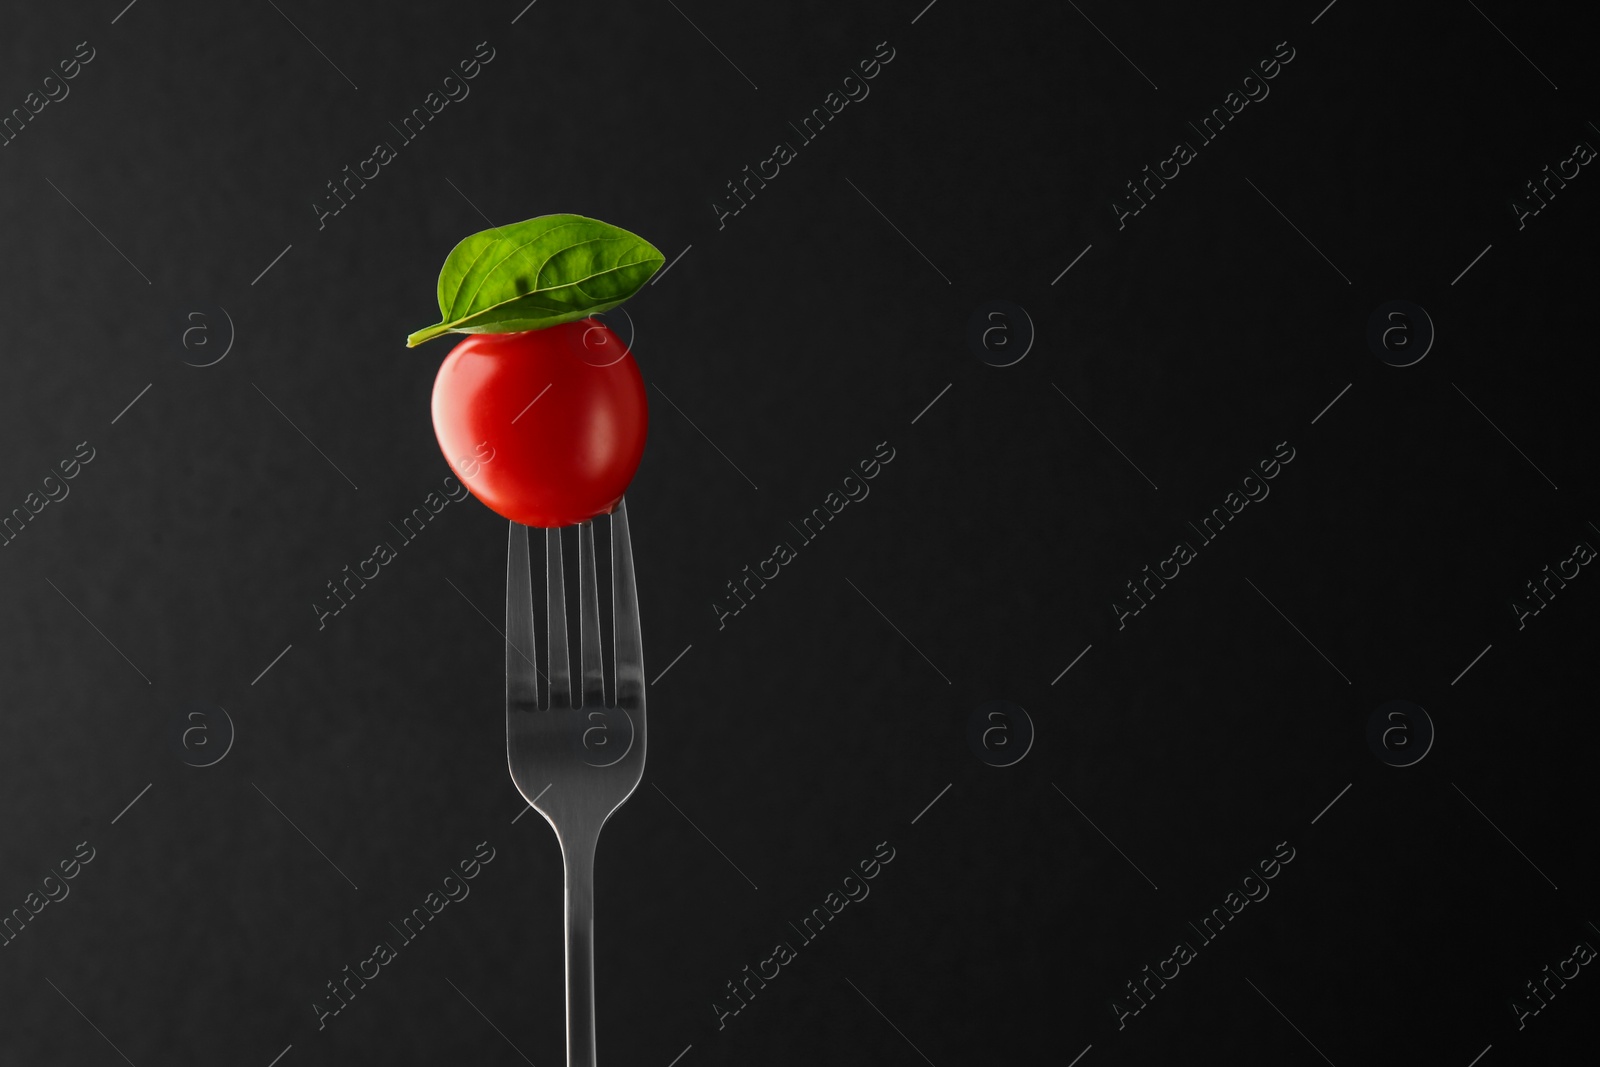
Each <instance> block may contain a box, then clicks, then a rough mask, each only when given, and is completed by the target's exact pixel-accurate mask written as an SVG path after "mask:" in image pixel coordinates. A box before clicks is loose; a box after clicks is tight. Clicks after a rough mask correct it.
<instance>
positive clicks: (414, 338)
mask: <svg viewBox="0 0 1600 1067" xmlns="http://www.w3.org/2000/svg"><path fill="white" fill-rule="evenodd" d="M449 332H450V324H449V323H447V322H440V323H435V324H434V325H432V326H429V327H428V328H427V329H425V330H418V331H417V332H416V333H414V334H411V335H410V336H408V337H407V338H406V347H407V348H416V347H417V346H418V345H420V344H422V343H423V342H425V341H431V340H433V339H434V338H435V337H443V336H444V335H445V334H447V333H449Z"/></svg>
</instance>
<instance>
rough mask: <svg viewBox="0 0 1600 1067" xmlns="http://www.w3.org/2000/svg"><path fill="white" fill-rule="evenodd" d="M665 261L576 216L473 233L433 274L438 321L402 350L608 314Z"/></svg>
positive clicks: (629, 238) (614, 230)
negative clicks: (447, 337)
mask: <svg viewBox="0 0 1600 1067" xmlns="http://www.w3.org/2000/svg"><path fill="white" fill-rule="evenodd" d="M665 261H666V257H665V256H663V255H662V254H661V253H660V252H658V251H657V250H656V248H655V246H654V245H652V244H650V242H648V241H646V240H644V239H643V238H641V237H637V236H635V235H634V234H631V233H629V232H628V231H627V230H624V229H621V228H620V227H617V226H612V225H611V224H609V223H605V222H601V221H599V220H598V219H589V218H584V217H583V216H582V215H540V216H539V217H538V218H535V219H528V220H527V221H526V222H518V223H514V224H512V225H510V226H499V227H495V228H493V229H489V230H484V231H483V232H481V233H475V234H473V235H472V236H471V237H468V238H467V239H466V240H464V241H462V242H461V243H460V244H458V245H456V246H455V248H453V249H451V250H450V255H449V256H447V257H446V258H445V261H444V267H443V268H442V269H441V270H440V271H439V316H440V319H439V322H438V323H437V324H435V325H433V326H429V327H428V328H427V329H425V330H418V331H417V332H416V333H414V334H412V335H411V336H409V337H407V338H406V347H407V348H415V347H416V346H417V345H420V344H422V343H423V342H424V341H429V340H432V339H433V338H435V337H439V336H441V335H442V334H446V333H515V332H518V331H522V330H542V329H544V328H545V327H547V326H555V325H558V324H560V323H563V322H574V321H576V320H578V319H582V318H587V317H588V316H590V315H598V314H599V313H600V312H602V311H609V310H610V309H611V308H614V307H616V306H617V305H618V304H620V303H622V302H623V301H624V300H626V299H628V298H629V297H630V296H633V295H634V294H635V293H637V292H638V291H639V288H640V287H641V286H642V285H644V283H645V282H646V281H647V280H649V278H650V276H651V275H652V274H654V273H655V272H656V271H657V270H659V269H660V267H661V264H662V263H664V262H665Z"/></svg>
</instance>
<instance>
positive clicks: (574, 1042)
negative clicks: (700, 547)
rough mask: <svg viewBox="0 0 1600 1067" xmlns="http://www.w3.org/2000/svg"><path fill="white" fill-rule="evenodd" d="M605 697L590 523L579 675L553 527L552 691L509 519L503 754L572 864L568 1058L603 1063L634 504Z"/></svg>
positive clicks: (621, 545)
mask: <svg viewBox="0 0 1600 1067" xmlns="http://www.w3.org/2000/svg"><path fill="white" fill-rule="evenodd" d="M610 526H611V594H612V595H611V605H612V612H611V620H612V635H613V641H612V648H613V658H614V660H615V672H614V675H613V677H612V681H611V685H610V694H611V698H610V700H609V701H608V700H607V699H606V696H607V692H606V690H607V687H606V675H605V669H604V665H603V663H602V656H601V647H600V608H599V579H598V576H597V574H596V571H595V556H594V521H593V520H592V519H591V520H589V521H587V522H584V523H582V524H580V525H579V527H578V601H579V603H578V618H579V639H578V652H579V664H580V666H579V675H578V687H577V690H576V691H574V689H573V681H572V672H571V664H570V662H569V659H568V642H567V615H566V588H565V585H566V583H565V581H564V579H563V575H562V568H561V530H559V529H550V530H546V531H545V590H546V598H545V603H546V617H547V619H548V622H547V630H546V636H547V639H548V642H549V657H548V662H547V672H546V675H545V681H546V684H545V685H544V687H543V688H544V698H543V699H542V700H541V699H540V688H541V687H540V685H539V680H540V672H539V670H538V668H537V666H536V665H535V664H536V660H537V655H536V648H535V641H534V611H533V589H532V585H533V574H532V565H531V563H530V561H529V557H528V528H527V527H526V526H522V525H520V524H519V523H516V522H513V523H511V532H510V546H509V549H508V551H507V557H506V754H507V760H508V762H509V763H510V766H511V780H512V781H513V782H515V783H516V786H517V789H518V791H519V792H521V793H522V796H523V798H524V799H525V800H527V802H528V803H529V805H531V806H532V807H533V809H534V810H535V811H537V812H538V813H539V814H540V815H543V816H544V817H545V820H546V821H547V822H548V823H549V824H550V827H551V829H553V830H555V832H556V838H557V839H558V840H559V841H560V843H561V859H562V863H563V865H564V866H565V869H566V905H565V912H566V965H567V1067H595V1022H594V856H595V846H596V844H597V842H598V840H599V837H600V830H601V827H603V826H604V825H605V822H606V820H607V819H608V818H610V816H611V813H612V812H614V811H616V810H617V808H619V807H621V806H622V804H623V802H624V801H626V800H627V799H628V797H629V796H631V795H632V794H633V791H634V789H636V788H637V787H638V785H639V781H640V779H641V777H642V776H643V774H644V754H645V728H644V727H645V720H644V651H643V647H642V641H641V636H640V627H639V601H638V589H637V585H636V583H635V581H634V574H633V547H632V544H631V542H630V540H629V538H628V514H627V510H626V505H625V504H624V503H619V504H618V505H617V507H616V509H615V510H614V511H613V512H612V514H611V518H610Z"/></svg>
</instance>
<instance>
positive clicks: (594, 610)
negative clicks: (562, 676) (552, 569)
mask: <svg viewBox="0 0 1600 1067" xmlns="http://www.w3.org/2000/svg"><path fill="white" fill-rule="evenodd" d="M578 659H579V660H580V661H581V662H582V664H583V706H584V707H586V708H601V707H605V703H606V689H605V685H606V683H605V670H604V668H603V667H602V666H601V664H600V590H599V582H598V578H597V576H596V574H595V566H594V520H593V519H585V520H584V521H583V523H582V524H581V525H580V526H579V527H578Z"/></svg>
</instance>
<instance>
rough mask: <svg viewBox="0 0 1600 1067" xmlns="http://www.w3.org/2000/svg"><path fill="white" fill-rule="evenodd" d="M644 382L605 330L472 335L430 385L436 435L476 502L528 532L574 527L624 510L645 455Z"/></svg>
mask: <svg viewBox="0 0 1600 1067" xmlns="http://www.w3.org/2000/svg"><path fill="white" fill-rule="evenodd" d="M648 421H649V419H648V411H647V405H646V403H645V390H644V380H643V379H642V378H641V377H640V376H639V367H638V365H637V364H636V363H634V361H633V355H632V353H630V352H629V351H628V349H627V346H626V345H624V344H623V343H622V339H621V338H620V337H618V336H617V335H616V334H615V333H613V332H612V331H611V330H610V328H608V327H607V326H606V325H605V324H603V323H601V322H600V321H599V320H597V319H592V318H590V319H582V320H580V321H578V322H568V323H564V324H562V325H560V326H551V327H549V328H548V329H544V330H530V331H528V332H526V333H483V334H471V335H469V336H468V337H467V339H466V340H464V341H462V342H461V343H460V344H458V345H456V347H455V348H453V349H452V350H451V351H450V354H449V355H448V356H446V357H445V360H444V363H443V364H442V365H441V366H440V367H439V375H438V377H437V378H435V379H434V383H433V429H434V434H435V435H436V436H437V437H438V439H439V447H440V448H441V449H442V450H443V451H444V458H445V462H447V463H449V464H450V469H451V470H452V471H454V472H455V474H456V477H458V478H460V479H461V482H462V484H464V485H465V486H466V487H467V488H468V489H469V490H471V491H472V493H473V495H474V496H476V497H477V498H478V499H479V500H481V501H483V502H484V503H485V504H487V505H488V506H489V507H490V508H492V509H493V510H494V511H496V512H499V513H500V514H501V515H504V516H505V517H506V518H508V519H511V520H513V521H515V522H520V523H522V524H523V525H525V526H541V527H552V526H570V525H572V524H574V523H578V522H582V521H583V520H585V519H589V518H593V517H594V516H596V515H604V514H607V513H608V512H610V511H611V510H612V509H613V508H615V507H616V506H617V502H618V501H620V500H621V499H622V494H623V492H624V491H625V490H626V489H627V488H628V483H629V482H630V481H632V480H633V473H634V471H635V470H637V469H638V467H639V459H640V457H641V456H643V455H644V438H645V428H646V425H647V423H648Z"/></svg>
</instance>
